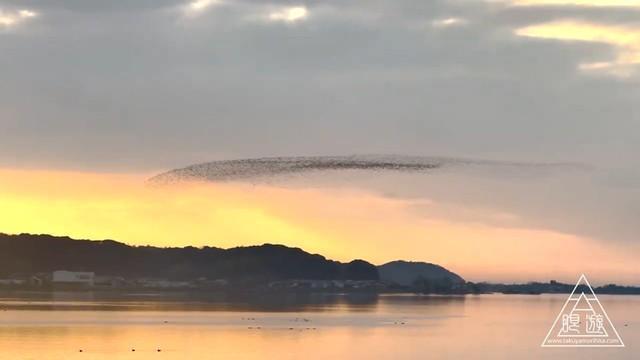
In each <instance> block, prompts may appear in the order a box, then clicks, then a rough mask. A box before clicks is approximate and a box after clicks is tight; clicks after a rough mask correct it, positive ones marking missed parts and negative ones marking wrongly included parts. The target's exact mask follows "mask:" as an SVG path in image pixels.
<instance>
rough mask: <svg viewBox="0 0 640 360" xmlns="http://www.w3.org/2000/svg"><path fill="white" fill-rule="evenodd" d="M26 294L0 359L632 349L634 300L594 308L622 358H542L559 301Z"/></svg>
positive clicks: (8, 312) (9, 315)
mask: <svg viewBox="0 0 640 360" xmlns="http://www.w3.org/2000/svg"><path fill="white" fill-rule="evenodd" d="M24 295H25V294H2V295H0V359H38V360H39V359H52V360H62V359H65V360H66V359H97V360H101V359H143V360H147V359H172V360H173V359H181V360H182V359H183V358H184V357H187V356H188V357H190V358H191V359H214V358H215V359H270V358H275V359H326V358H336V359H348V358H354V359H459V358H466V359H547V358H548V359H578V358H580V359H585V358H587V359H635V358H637V357H636V356H635V354H637V352H636V351H634V350H635V344H637V341H638V340H640V311H639V310H640V297H634V296H626V297H625V296H601V297H600V298H601V301H602V303H603V305H604V307H605V308H606V310H607V312H608V313H609V316H610V317H611V319H612V321H613V322H614V325H616V327H617V328H618V331H619V332H620V335H621V336H622V338H623V340H624V341H625V343H626V344H627V347H626V348H607V349H582V348H581V349H550V348H540V347H539V345H540V343H541V341H542V339H543V338H544V336H545V335H546V332H547V331H548V329H549V327H550V326H551V324H552V323H553V320H554V319H555V316H556V315H557V313H558V311H559V310H560V308H561V307H562V304H563V302H564V300H565V296H563V295H542V296H526V295H524V296H520V295H480V296H466V297H465V296H452V297H447V296H413V295H381V296H376V295H373V294H351V295H328V294H288V295H265V294H261V295H259V296H258V295H254V296H241V295H228V294H227V295H201V296H197V297H194V296H193V294H190V295H186V294H173V295H172V296H157V295H156V296H149V295H148V294H119V295H115V294H74V293H55V294H31V296H29V299H28V300H25V299H18V298H17V297H18V296H19V297H24ZM187 300H188V301H187ZM134 350H135V351H134Z"/></svg>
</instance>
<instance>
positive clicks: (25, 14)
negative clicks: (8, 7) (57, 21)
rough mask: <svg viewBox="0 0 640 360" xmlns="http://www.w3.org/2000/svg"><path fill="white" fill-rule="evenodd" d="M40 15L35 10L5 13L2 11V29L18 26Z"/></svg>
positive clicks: (0, 10)
mask: <svg viewBox="0 0 640 360" xmlns="http://www.w3.org/2000/svg"><path fill="white" fill-rule="evenodd" d="M37 15H38V14H37V13H36V12H35V11H33V10H27V9H22V10H16V11H3V10H2V9H0V29H2V28H3V27H4V28H9V27H13V26H16V25H18V24H20V23H22V22H24V21H26V20H28V19H30V18H34V17H36V16H37Z"/></svg>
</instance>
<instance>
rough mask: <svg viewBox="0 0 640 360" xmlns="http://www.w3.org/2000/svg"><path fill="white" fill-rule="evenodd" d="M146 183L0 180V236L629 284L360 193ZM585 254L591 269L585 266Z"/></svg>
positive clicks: (567, 247) (543, 242)
mask: <svg viewBox="0 0 640 360" xmlns="http://www.w3.org/2000/svg"><path fill="white" fill-rule="evenodd" d="M145 179H146V176H144V175H123V174H98V173H78V172H61V171H33V170H6V169H5V170H2V171H0V228H1V229H3V231H4V232H7V233H23V232H26V233H51V234H55V235H68V236H70V237H73V238H88V239H114V240H118V241H122V242H125V243H128V244H135V245H146V244H149V245H154V246H161V247H167V246H215V247H224V248H227V247H234V246H243V245H256V244H262V243H278V244H285V245H288V246H295V247H301V248H303V249H305V250H307V251H311V252H315V253H320V254H323V255H325V256H327V257H329V258H333V259H336V260H342V261H347V260H351V259H353V257H354V254H357V256H358V257H361V258H364V259H366V260H368V261H371V262H374V263H384V262H387V261H390V260H394V259H400V258H402V259H409V260H419V261H428V262H434V263H438V264H442V265H443V266H447V267H448V268H452V269H455V270H456V271H457V272H459V273H461V274H462V275H463V276H465V277H466V278H469V279H471V280H483V279H492V280H506V281H511V280H513V281H516V280H530V279H541V280H544V279H548V278H552V277H553V278H559V279H563V278H569V279H570V278H571V277H573V276H574V275H575V268H576V266H579V267H580V269H584V270H583V271H589V270H591V271H593V272H594V273H595V272H597V273H598V274H602V276H603V278H604V277H606V276H607V275H612V274H614V273H615V274H616V276H617V278H620V279H622V280H628V281H631V279H632V276H633V275H634V271H635V264H634V260H633V259H632V258H631V256H629V255H627V254H624V253H622V252H619V251H617V250H616V249H615V248H613V247H606V246H603V245H601V244H598V243H596V242H594V241H591V240H590V239H588V238H582V237H577V236H574V235H570V234H562V233H558V232H553V231H549V230H544V229H532V228H507V227H499V226H495V225H487V224H482V223H472V222H460V221H457V220H458V219H455V218H451V214H447V215H446V216H444V215H443V216H438V215H437V214H436V215H431V216H429V217H424V216H422V215H420V214H417V213H415V212H414V211H412V210H411V207H410V202H409V201H406V200H397V199H389V198H385V197H381V196H379V195H377V194H375V193H373V192H367V191H363V190H357V189H322V188H315V189H314V188H312V189H287V188H282V187H277V186H266V185H250V184H241V183H220V184H205V183H192V184H188V185H181V186H177V185H176V186H150V185H147V184H145ZM434 206H435V209H437V208H438V207H437V204H435V205H434ZM436 213H437V211H436ZM596 252H597V253H598V256H599V259H600V260H602V261H598V262H585V261H584V259H587V258H589V256H590V254H593V253H596ZM505 254H509V256H505ZM549 264H553V265H549ZM596 280H597V279H596Z"/></svg>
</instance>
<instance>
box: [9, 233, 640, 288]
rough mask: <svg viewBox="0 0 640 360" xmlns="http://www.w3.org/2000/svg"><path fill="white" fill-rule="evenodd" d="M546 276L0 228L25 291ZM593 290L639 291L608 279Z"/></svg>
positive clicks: (450, 282) (405, 283)
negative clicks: (466, 273)
mask: <svg viewBox="0 0 640 360" xmlns="http://www.w3.org/2000/svg"><path fill="white" fill-rule="evenodd" d="M573 287H574V285H572V284H563V283H561V282H557V281H554V280H551V281H549V282H544V283H541V282H531V283H526V284H495V283H487V282H476V283H474V282H470V281H466V280H464V279H463V278H462V277H461V276H459V275H458V274H455V273H454V272H451V271H450V270H447V269H445V268H444V267H442V266H439V265H436V264H430V263H425V262H410V261H402V260H398V261H392V262H389V263H386V264H383V265H379V266H376V265H373V264H371V263H368V262H366V261H364V260H353V261H351V262H348V263H341V262H338V261H333V260H329V259H326V258H325V257H323V256H321V255H318V254H310V253H307V252H305V251H304V250H302V249H298V248H290V247H286V246H283V245H273V244H264V245H260V246H249V247H238V248H231V249H220V248H212V247H206V248H194V247H186V248H157V247H150V246H140V247H136V246H129V245H126V244H123V243H119V242H116V241H112V240H104V241H91V240H74V239H70V238H68V237H55V236H50V235H31V234H20V235H7V234H0V289H4V290H14V289H19V290H29V291H56V290H72V291H102V290H104V291H120V290H122V291H128V290H132V289H135V290H136V291H146V290H149V291H156V292H158V291H185V292H187V291H199V292H204V291H206V292H238V291H261V292H327V293H349V292H368V293H419V294H460V295H462V294H484V293H503V294H532V295H533V294H543V293H570V292H571V291H572V290H573ZM595 291H596V293H599V294H629V295H632V294H640V287H634V286H619V285H614V284H610V285H606V286H601V287H598V288H595Z"/></svg>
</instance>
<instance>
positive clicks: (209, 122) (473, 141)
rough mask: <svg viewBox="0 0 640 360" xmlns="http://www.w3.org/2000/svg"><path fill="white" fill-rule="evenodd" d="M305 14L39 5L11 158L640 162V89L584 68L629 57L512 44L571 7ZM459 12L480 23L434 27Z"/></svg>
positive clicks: (6, 144) (29, 31)
mask: <svg viewBox="0 0 640 360" xmlns="http://www.w3.org/2000/svg"><path fill="white" fill-rule="evenodd" d="M21 3H22V2H21ZM107 3H109V4H107ZM301 3H304V4H306V5H307V6H308V7H309V8H310V9H311V11H312V15H313V14H316V13H317V14H318V15H317V16H311V17H310V18H309V20H308V21H304V22H300V23H297V24H295V25H287V24H266V23H264V22H256V21H250V20H248V19H247V18H246V15H247V14H248V13H250V12H251V11H254V10H256V9H258V10H259V9H262V7H264V6H268V4H282V5H293V4H294V3H289V2H275V1H274V2H269V3H264V2H248V1H244V2H240V1H238V2H231V1H229V2H227V4H226V5H221V6H215V7H212V8H211V9H208V10H207V11H205V12H203V13H202V14H200V15H199V16H197V17H194V18H189V19H186V18H184V16H182V14H181V13H180V9H179V7H180V6H182V5H184V4H186V2H171V1H167V2H162V3H156V2H83V3H82V4H79V3H77V2H69V1H55V2H36V1H33V2H30V3H26V2H25V3H24V4H26V5H25V6H28V7H34V8H36V9H37V8H41V9H42V10H41V11H43V16H42V17H40V18H38V19H37V21H33V22H31V23H29V24H28V26H24V27H23V29H21V31H20V32H16V33H15V34H7V35H6V36H5V35H0V52H2V54H5V56H3V57H1V58H0V67H1V68H2V69H3V85H2V87H0V140H1V141H0V164H4V165H15V164H19V165H24V166H65V167H73V168H90V169H101V170H104V169H114V170H133V171H149V170H150V169H154V170H155V169H159V168H171V167H175V166H179V165H181V164H185V163H193V162H199V161H208V160H210V159H227V158H237V157H251V156H287V155H291V154H317V153H330V154H343V153H369V152H374V153H386V152H394V153H408V154H416V155H447V156H463V157H464V156H481V157H488V158H496V159H505V160H514V161H517V160H520V159H522V160H534V161H556V160H557V161H580V162H604V163H614V164H616V165H618V166H628V164H637V163H638V159H637V156H635V155H634V154H636V153H637V150H638V149H637V144H638V142H639V141H640V138H639V136H640V135H638V134H639V132H638V131H637V125H636V124H637V115H636V113H637V110H636V108H637V105H636V104H637V102H638V96H639V93H638V87H637V79H628V80H626V81H619V80H617V79H612V78H593V77H586V76H584V75H582V74H579V73H578V72H577V71H576V65H577V64H578V63H580V62H583V61H585V60H588V61H592V60H593V61H597V60H598V59H603V58H604V59H606V58H609V57H610V56H611V53H612V49H610V48H609V47H606V46H602V45H597V44H587V43H582V44H564V43H558V42H552V41H538V40H534V39H524V38H518V37H516V36H514V35H513V32H512V31H513V29H514V28H515V27H518V26H522V25H526V24H527V23H529V21H531V22H532V23H535V22H538V21H542V20H543V19H551V18H554V17H556V16H560V15H562V11H565V10H558V11H557V14H555V15H552V14H549V13H548V12H550V10H548V9H537V8H536V9H533V8H532V9H518V13H516V12H515V11H514V10H512V9H507V8H506V7H504V6H498V5H490V4H485V3H482V2H476V3H465V2H447V1H409V0H405V1H326V2H299V3H296V5H297V4H301ZM3 4H6V2H3ZM11 4H13V5H16V4H17V2H15V1H14V2H11ZM154 4H155V5H154ZM16 6H17V5H16ZM127 6H130V8H131V9H132V10H131V11H125V9H126V7H127ZM116 10H117V11H116ZM134 10H135V11H134ZM158 10H161V11H158ZM165 10H166V11H165ZM606 12H607V13H608V12H609V10H606ZM534 13H535V14H536V15H535V16H533V15H527V14H534ZM448 16H460V17H464V18H466V19H468V20H469V23H468V24H467V25H466V26H464V27H459V28H450V29H433V28H431V27H430V26H429V24H430V22H431V21H432V20H434V19H437V18H442V17H448ZM527 16H531V18H530V19H527ZM612 16H613V15H612ZM615 16H622V15H615ZM615 16H614V17H615ZM620 21H623V20H620Z"/></svg>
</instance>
